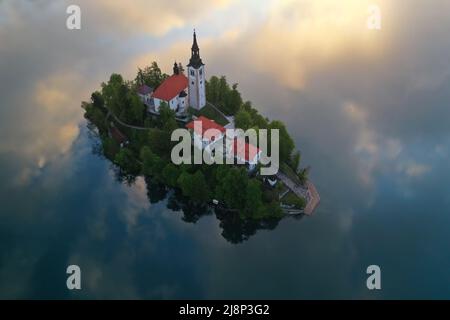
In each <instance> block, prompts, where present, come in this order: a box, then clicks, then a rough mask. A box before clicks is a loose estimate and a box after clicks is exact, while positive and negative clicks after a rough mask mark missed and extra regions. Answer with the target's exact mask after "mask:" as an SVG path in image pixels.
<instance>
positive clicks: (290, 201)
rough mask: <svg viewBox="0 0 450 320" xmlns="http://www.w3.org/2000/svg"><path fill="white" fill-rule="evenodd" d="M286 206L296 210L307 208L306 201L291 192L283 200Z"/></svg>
mask: <svg viewBox="0 0 450 320" xmlns="http://www.w3.org/2000/svg"><path fill="white" fill-rule="evenodd" d="M282 202H283V203H284V204H286V205H292V206H294V208H295V209H303V208H305V206H306V200H305V199H304V198H300V197H298V196H297V195H295V194H294V193H292V192H289V193H288V194H287V195H286V196H285V197H284V198H283V200H282Z"/></svg>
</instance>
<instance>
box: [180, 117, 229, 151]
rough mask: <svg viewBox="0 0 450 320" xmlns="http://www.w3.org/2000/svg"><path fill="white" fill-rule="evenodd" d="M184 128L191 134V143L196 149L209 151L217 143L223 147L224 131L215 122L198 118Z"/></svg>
mask: <svg viewBox="0 0 450 320" xmlns="http://www.w3.org/2000/svg"><path fill="white" fill-rule="evenodd" d="M186 128H188V129H190V130H191V131H192V132H193V141H194V145H195V146H196V147H197V148H199V149H202V150H207V151H211V147H212V146H213V145H214V144H217V143H219V144H220V143H221V144H222V147H223V138H224V136H225V132H226V130H225V128H224V127H222V126H221V125H219V124H217V123H216V122H215V121H213V120H211V119H208V118H206V117H204V116H200V117H198V118H197V119H196V120H194V121H191V122H189V123H188V124H187V125H186Z"/></svg>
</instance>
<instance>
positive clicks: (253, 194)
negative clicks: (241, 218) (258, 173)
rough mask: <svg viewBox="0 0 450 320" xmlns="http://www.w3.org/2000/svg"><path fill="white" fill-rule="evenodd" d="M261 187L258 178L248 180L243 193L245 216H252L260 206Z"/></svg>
mask: <svg viewBox="0 0 450 320" xmlns="http://www.w3.org/2000/svg"><path fill="white" fill-rule="evenodd" d="M262 205H263V203H262V189H261V183H260V182H259V181H258V180H255V179H251V180H249V181H248V184H247V189H246V194H245V212H246V215H247V216H250V217H252V216H253V215H255V214H257V213H258V212H259V211H260V209H261V207H262Z"/></svg>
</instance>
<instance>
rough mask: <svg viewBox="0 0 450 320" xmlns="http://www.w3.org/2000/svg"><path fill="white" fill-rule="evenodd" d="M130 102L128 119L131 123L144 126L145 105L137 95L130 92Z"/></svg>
mask: <svg viewBox="0 0 450 320" xmlns="http://www.w3.org/2000/svg"><path fill="white" fill-rule="evenodd" d="M128 98H129V102H130V108H129V112H128V117H127V118H130V122H131V123H136V124H143V123H144V115H145V105H144V104H143V103H142V101H141V99H140V98H139V97H138V95H137V94H135V93H133V92H131V91H130V92H129V97H128Z"/></svg>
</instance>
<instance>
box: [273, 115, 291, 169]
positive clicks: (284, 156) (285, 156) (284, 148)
mask: <svg viewBox="0 0 450 320" xmlns="http://www.w3.org/2000/svg"><path fill="white" fill-rule="evenodd" d="M270 129H278V130H279V132H280V141H279V147H280V150H279V151H280V161H281V162H286V163H288V164H289V165H292V161H291V155H292V152H293V151H294V148H295V144H294V141H293V140H292V138H291V136H290V135H289V133H288V132H287V129H286V126H285V125H284V123H282V122H281V121H272V122H271V123H270ZM269 141H270V139H269Z"/></svg>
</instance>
